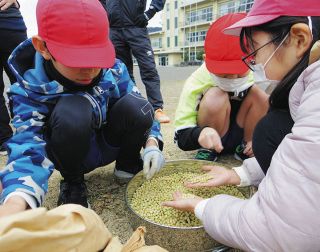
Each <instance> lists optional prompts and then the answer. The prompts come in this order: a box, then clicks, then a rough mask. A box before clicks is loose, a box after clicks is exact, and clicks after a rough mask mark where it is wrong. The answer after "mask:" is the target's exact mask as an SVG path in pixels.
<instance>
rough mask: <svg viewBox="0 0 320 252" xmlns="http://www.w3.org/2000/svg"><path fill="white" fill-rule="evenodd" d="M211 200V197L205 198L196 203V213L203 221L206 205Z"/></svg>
mask: <svg viewBox="0 0 320 252" xmlns="http://www.w3.org/2000/svg"><path fill="white" fill-rule="evenodd" d="M209 200H210V199H205V200H202V201H200V202H199V203H198V204H197V205H196V207H195V209H194V214H195V215H196V217H197V218H198V219H199V220H201V221H202V217H203V212H204V209H205V207H206V205H207V203H208V201H209Z"/></svg>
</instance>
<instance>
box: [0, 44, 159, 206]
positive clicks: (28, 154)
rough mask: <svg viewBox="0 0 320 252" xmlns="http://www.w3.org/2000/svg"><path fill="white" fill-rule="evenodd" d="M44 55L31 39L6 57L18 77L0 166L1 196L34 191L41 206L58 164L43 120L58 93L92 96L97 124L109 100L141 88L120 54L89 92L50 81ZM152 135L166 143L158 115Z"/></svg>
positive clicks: (101, 121)
mask: <svg viewBox="0 0 320 252" xmlns="http://www.w3.org/2000/svg"><path fill="white" fill-rule="evenodd" d="M43 61H44V59H43V57H42V56H41V54H39V53H37V52H36V51H35V49H34V47H33V45H32V43H31V40H30V39H29V40H26V41H24V42H23V43H22V44H20V45H19V46H18V47H17V48H16V49H15V50H14V51H13V53H12V55H11V56H10V57H9V60H8V63H9V66H10V68H11V70H12V71H13V72H14V74H15V76H16V77H17V82H16V83H15V84H13V85H12V86H11V87H10V89H9V91H8V96H9V99H10V101H11V102H12V105H13V114H14V117H13V120H12V123H13V126H14V127H15V129H16V131H15V133H14V135H13V137H12V138H11V139H9V141H8V142H7V148H8V162H7V165H6V167H5V168H4V169H3V170H1V172H0V179H1V182H2V185H3V188H4V189H3V192H2V195H1V201H3V200H4V199H5V198H6V196H8V194H10V193H12V192H23V193H26V194H28V195H30V196H33V197H34V198H35V199H36V201H37V204H38V206H40V205H41V204H42V202H43V200H44V196H45V194H46V192H47V189H48V179H49V177H50V175H51V173H52V171H53V169H54V165H53V163H52V162H51V161H50V160H49V159H48V157H47V153H46V150H45V146H46V142H45V141H44V136H43V134H44V133H43V126H44V124H45V121H46V120H47V119H48V117H49V116H50V114H51V112H52V110H53V108H54V106H55V104H56V103H57V101H58V99H59V98H60V97H62V96H70V95H75V94H77V95H82V96H84V97H86V98H87V99H89V100H90V102H91V104H92V109H93V112H94V126H95V128H97V129H99V128H100V127H101V126H102V125H104V124H105V123H106V121H107V118H106V116H107V110H108V106H112V104H113V103H115V102H116V101H117V100H118V99H120V98H121V97H122V96H124V95H126V94H128V93H130V92H136V93H139V90H138V89H137V87H136V86H135V85H134V83H133V82H132V81H131V79H130V77H129V74H128V71H127V69H126V67H125V65H124V64H123V63H122V62H121V61H120V60H116V62H115V65H114V66H113V67H112V68H110V69H103V77H102V79H101V81H100V83H99V85H97V86H95V87H94V88H92V89H91V90H90V91H87V92H82V91H81V92H79V91H75V92H70V91H68V90H66V89H65V88H64V87H63V86H62V85H61V84H59V83H58V82H57V81H50V80H49V79H48V77H47V75H46V73H45V71H44V68H43ZM149 136H152V137H155V138H156V139H158V141H159V142H160V146H161V145H162V136H161V133H160V124H159V122H158V121H156V120H155V121H154V123H153V126H152V129H151V132H150V135H149Z"/></svg>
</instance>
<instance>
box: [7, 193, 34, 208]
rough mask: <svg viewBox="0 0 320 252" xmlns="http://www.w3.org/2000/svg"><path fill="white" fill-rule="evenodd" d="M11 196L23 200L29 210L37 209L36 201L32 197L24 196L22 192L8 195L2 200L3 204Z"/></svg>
mask: <svg viewBox="0 0 320 252" xmlns="http://www.w3.org/2000/svg"><path fill="white" fill-rule="evenodd" d="M13 196H19V197H21V198H23V199H24V200H25V201H26V202H27V204H28V205H29V207H30V208H31V209H34V208H37V200H36V199H35V198H34V197H33V196H31V195H29V194H26V193H24V192H12V193H10V194H8V196H7V197H6V199H5V200H4V204H5V203H6V202H7V200H8V199H10V198H11V197H13Z"/></svg>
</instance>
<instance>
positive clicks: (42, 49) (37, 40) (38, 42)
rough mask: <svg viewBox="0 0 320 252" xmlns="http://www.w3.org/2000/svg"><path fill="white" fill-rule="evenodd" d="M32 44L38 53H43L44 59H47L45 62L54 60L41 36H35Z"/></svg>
mask: <svg viewBox="0 0 320 252" xmlns="http://www.w3.org/2000/svg"><path fill="white" fill-rule="evenodd" d="M32 44H33V47H34V48H35V49H36V50H37V52H39V53H41V55H42V56H43V58H45V60H50V59H52V56H51V54H50V53H49V51H48V48H47V47H46V44H45V42H44V40H43V39H42V38H41V37H40V36H38V35H36V36H33V37H32Z"/></svg>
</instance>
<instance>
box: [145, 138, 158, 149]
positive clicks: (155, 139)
mask: <svg viewBox="0 0 320 252" xmlns="http://www.w3.org/2000/svg"><path fill="white" fill-rule="evenodd" d="M149 139H152V140H154V141H155V142H156V144H157V147H158V148H159V143H158V139H157V138H155V137H154V136H149V137H148V140H149ZM148 140H147V141H148Z"/></svg>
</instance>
